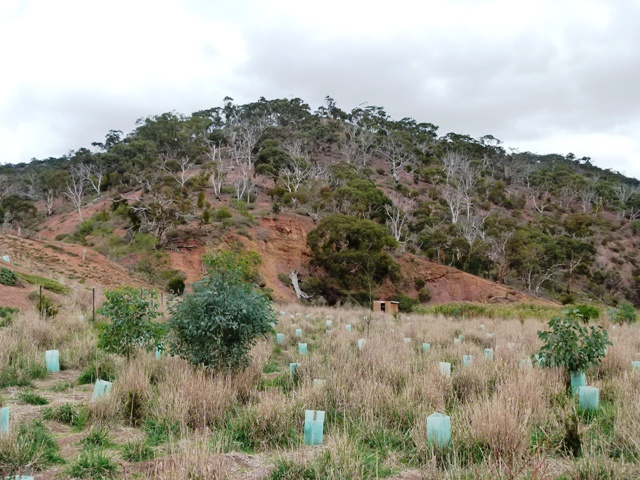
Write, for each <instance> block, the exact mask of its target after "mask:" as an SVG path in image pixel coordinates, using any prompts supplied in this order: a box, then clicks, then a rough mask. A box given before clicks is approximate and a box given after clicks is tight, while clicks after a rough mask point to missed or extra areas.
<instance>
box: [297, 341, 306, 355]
mask: <svg viewBox="0 0 640 480" xmlns="http://www.w3.org/2000/svg"><path fill="white" fill-rule="evenodd" d="M298 353H299V354H300V355H306V354H307V344H306V343H299V344H298Z"/></svg>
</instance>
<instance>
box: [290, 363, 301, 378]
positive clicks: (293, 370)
mask: <svg viewBox="0 0 640 480" xmlns="http://www.w3.org/2000/svg"><path fill="white" fill-rule="evenodd" d="M299 366H300V364H299V363H290V364H289V376H290V377H291V378H293V376H294V375H295V374H296V370H298V367H299Z"/></svg>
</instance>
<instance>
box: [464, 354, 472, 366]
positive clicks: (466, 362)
mask: <svg viewBox="0 0 640 480" xmlns="http://www.w3.org/2000/svg"><path fill="white" fill-rule="evenodd" d="M472 363H473V355H463V356H462V365H463V366H465V367H468V366H470V365H471V364H472Z"/></svg>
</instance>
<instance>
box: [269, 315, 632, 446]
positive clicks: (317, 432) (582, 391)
mask: <svg viewBox="0 0 640 480" xmlns="http://www.w3.org/2000/svg"><path fill="white" fill-rule="evenodd" d="M280 314H281V316H284V315H285V313H284V312H280ZM305 318H306V319H307V320H308V319H309V318H310V317H309V315H306V316H305ZM272 326H273V327H274V328H275V325H274V324H272ZM325 326H326V327H327V328H330V327H332V326H333V322H332V321H331V320H327V321H326V323H325ZM481 327H482V328H483V327H484V325H482V326H481ZM345 330H346V331H347V332H352V331H353V329H352V326H351V324H346V325H345ZM327 333H331V330H327ZM302 334H303V332H302V329H301V328H296V329H295V335H296V337H299V338H301V337H302ZM487 337H489V338H492V337H493V334H492V333H487ZM275 339H276V344H278V345H281V344H283V343H284V339H285V335H284V333H276V337H275ZM402 340H403V343H405V344H410V343H411V342H412V341H413V339H412V338H407V337H405V338H403V339H402ZM463 341H464V335H458V336H457V337H456V338H454V342H453V343H454V344H455V345H459V344H461V343H462V342H463ZM365 344H366V340H365V339H364V338H360V339H358V341H357V346H358V349H359V350H362V349H363V348H364V346H365ZM514 346H515V345H514V344H511V343H510V344H508V347H509V348H510V349H511V348H514ZM430 350H431V344H430V343H429V342H424V343H422V352H423V353H426V352H429V351H430ZM307 353H308V345H307V343H298V354H300V355H307ZM483 356H484V358H485V360H486V361H493V360H494V350H493V348H485V349H484V351H483ZM534 357H535V360H536V363H537V364H538V365H540V364H541V363H542V362H543V360H544V358H543V357H540V356H539V355H537V354H536V355H534ZM472 364H473V355H471V354H467V355H463V356H462V365H463V367H469V366H471V365H472ZM301 365H302V364H301V363H300V362H292V363H289V376H290V377H291V378H292V379H294V378H295V376H296V375H297V370H298V368H299V367H300V366H301ZM519 365H520V366H521V367H533V362H532V360H531V359H530V358H523V359H520V361H519ZM631 365H632V368H633V370H640V361H633V362H631ZM439 369H440V373H441V374H442V375H443V376H445V377H447V378H450V377H451V363H449V362H440V364H439ZM325 384H326V380H322V379H314V380H313V387H314V388H318V387H324V385H325ZM571 390H572V394H573V395H577V396H578V404H579V409H580V410H582V411H595V410H597V409H598V407H599V393H600V391H599V389H598V388H596V387H590V386H587V385H586V375H585V373H584V372H571ZM324 417H325V412H324V411H321V410H305V424H304V444H305V445H321V444H322V438H323V430H322V429H323V422H324ZM427 441H428V443H429V445H432V446H436V447H439V448H444V447H447V446H448V445H450V443H451V418H450V417H449V416H447V415H445V414H442V413H439V412H436V413H433V414H432V415H430V416H429V417H427Z"/></svg>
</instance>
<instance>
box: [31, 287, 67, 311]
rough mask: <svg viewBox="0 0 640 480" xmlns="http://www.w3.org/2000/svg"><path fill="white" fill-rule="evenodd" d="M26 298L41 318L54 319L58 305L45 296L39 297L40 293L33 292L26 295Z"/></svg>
mask: <svg viewBox="0 0 640 480" xmlns="http://www.w3.org/2000/svg"><path fill="white" fill-rule="evenodd" d="M27 298H28V299H29V300H31V301H32V302H34V303H35V306H36V309H37V310H38V312H40V314H41V315H42V316H44V317H55V316H56V315H57V314H58V310H59V309H60V305H58V304H57V303H56V302H54V301H53V300H52V299H51V298H49V297H47V296H46V295H40V292H38V291H33V292H30V293H29V295H27Z"/></svg>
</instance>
